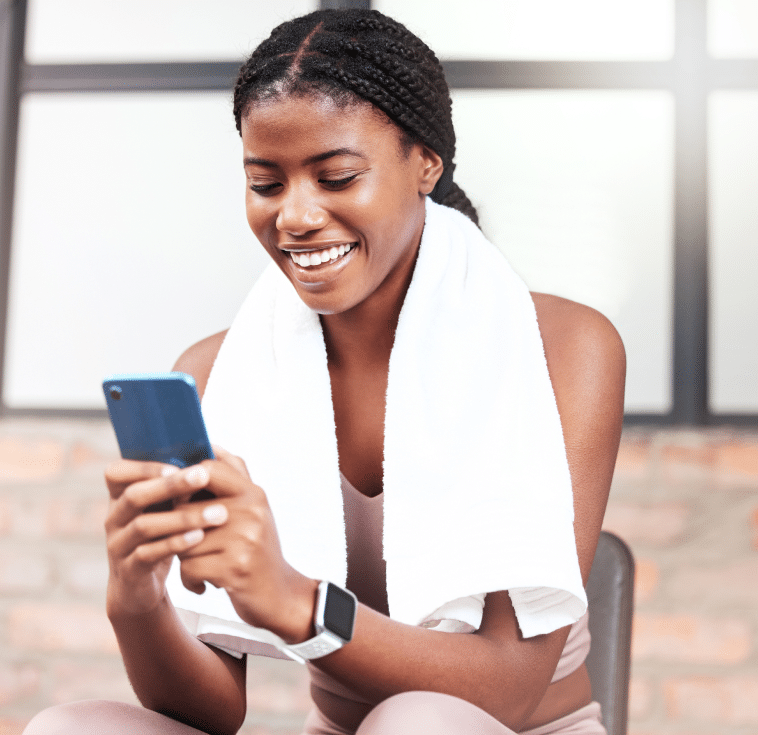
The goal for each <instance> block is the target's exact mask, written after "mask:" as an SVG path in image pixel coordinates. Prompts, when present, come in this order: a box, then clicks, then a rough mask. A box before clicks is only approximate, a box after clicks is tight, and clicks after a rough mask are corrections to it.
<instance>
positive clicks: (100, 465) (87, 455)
mask: <svg viewBox="0 0 758 735" xmlns="http://www.w3.org/2000/svg"><path fill="white" fill-rule="evenodd" d="M109 431H110V432H111V434H112V430H111V429H110V427H109ZM118 458H119V452H118V446H117V445H116V440H115V437H114V438H112V439H111V441H110V443H106V442H98V443H97V445H96V446H93V443H92V442H84V441H78V442H76V443H75V444H74V445H73V446H72V447H71V452H70V453H69V456H68V463H69V467H70V469H71V473H72V474H73V475H74V476H76V477H88V478H102V476H103V471H104V470H105V468H106V467H107V466H108V465H109V464H110V463H111V462H113V460H115V459H118ZM103 485H105V483H103Z"/></svg>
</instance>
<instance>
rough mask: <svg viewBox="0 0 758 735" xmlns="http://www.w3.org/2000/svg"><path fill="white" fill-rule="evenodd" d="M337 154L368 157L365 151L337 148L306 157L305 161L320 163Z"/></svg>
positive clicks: (306, 162)
mask: <svg viewBox="0 0 758 735" xmlns="http://www.w3.org/2000/svg"><path fill="white" fill-rule="evenodd" d="M335 156H357V157H358V158H366V156H365V155H364V154H363V153H361V152H360V151H356V150H355V149H353V148H335V149H334V150H331V151H326V152H325V153H319V154H317V155H315V156H311V157H310V158H306V159H305V161H303V163H304V164H305V165H306V166H307V165H308V164H310V163H319V162H320V161H326V160H327V158H334V157H335Z"/></svg>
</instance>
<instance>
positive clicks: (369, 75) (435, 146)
mask: <svg viewBox="0 0 758 735" xmlns="http://www.w3.org/2000/svg"><path fill="white" fill-rule="evenodd" d="M309 94H325V95H327V96H328V97H330V98H332V99H333V100H334V101H335V102H336V103H337V104H339V105H349V104H351V103H354V102H355V100H356V98H360V99H362V100H366V101H367V102H370V103H371V104H372V105H374V106H375V107H376V108H377V109H379V110H381V111H382V112H383V113H384V114H385V115H387V117H389V118H390V120H392V121H393V122H394V123H395V124H396V125H397V126H398V127H399V128H400V130H401V131H402V132H403V144H404V145H405V146H406V147H410V145H411V144H413V143H415V142H417V141H418V142H421V143H423V144H424V145H427V146H428V147H429V148H431V149H432V150H433V151H434V152H435V153H437V155H439V157H440V158H441V159H442V163H443V164H444V171H443V174H442V176H441V177H440V180H439V181H438V182H437V185H436V186H435V187H434V190H433V191H432V193H431V195H430V196H431V197H432V199H433V200H434V201H436V202H439V203H440V204H444V205H446V206H449V207H452V208H453V209H457V210H459V211H460V212H463V213H464V214H465V215H467V216H468V217H469V218H470V219H472V220H473V221H474V222H475V223H476V224H479V220H478V217H477V214H476V210H475V209H474V206H473V205H472V204H471V202H470V201H469V199H468V197H467V196H466V194H465V193H464V192H463V190H462V189H461V188H460V187H459V186H458V185H457V184H455V183H454V182H453V171H454V170H455V164H454V163H453V159H454V158H455V131H454V130H453V120H452V104H451V100H450V91H449V89H448V86H447V82H446V81H445V74H444V72H443V70H442V65H441V64H440V62H439V60H438V59H437V56H436V55H435V54H434V52H433V51H432V50H431V49H430V48H429V47H428V46H427V45H426V44H425V43H424V42H423V41H422V40H421V39H419V38H418V37H417V36H415V35H414V34H413V33H411V32H410V31H409V30H408V29H407V28H406V27H405V26H404V25H402V24H400V23H398V22H397V21H395V20H393V19H392V18H389V17H387V16H386V15H382V14H381V13H380V12H378V11H377V10H355V9H353V10H317V11H315V12H313V13H309V14H308V15H303V16H301V17H299V18H295V19H293V20H291V21H288V22H286V23H282V24H281V25H279V26H277V27H276V28H274V30H273V31H272V32H271V35H270V36H269V37H268V38H267V39H266V40H265V41H263V42H262V43H261V44H260V45H259V46H258V47H257V48H256V49H255V51H253V53H252V55H251V56H250V58H249V59H248V60H247V61H246V62H245V63H244V64H243V65H242V67H241V68H240V71H239V75H238V77H237V82H236V84H235V86H234V107H233V110H234V118H235V120H236V123H237V130H238V131H240V132H241V129H242V118H243V117H244V115H245V112H246V110H247V108H248V106H249V105H251V104H252V103H254V102H256V101H259V100H262V99H268V98H277V97H280V96H283V95H309Z"/></svg>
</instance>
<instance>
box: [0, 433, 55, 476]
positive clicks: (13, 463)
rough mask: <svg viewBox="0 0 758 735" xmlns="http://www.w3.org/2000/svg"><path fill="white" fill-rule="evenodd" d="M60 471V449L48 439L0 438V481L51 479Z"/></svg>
mask: <svg viewBox="0 0 758 735" xmlns="http://www.w3.org/2000/svg"><path fill="white" fill-rule="evenodd" d="M62 469H63V447H62V446H61V444H60V442H57V441H54V440H52V439H42V440H31V439H19V438H16V437H10V436H4V437H0V482H5V483H27V482H41V481H45V480H52V479H54V478H56V477H58V476H59V475H60V474H61V471H62Z"/></svg>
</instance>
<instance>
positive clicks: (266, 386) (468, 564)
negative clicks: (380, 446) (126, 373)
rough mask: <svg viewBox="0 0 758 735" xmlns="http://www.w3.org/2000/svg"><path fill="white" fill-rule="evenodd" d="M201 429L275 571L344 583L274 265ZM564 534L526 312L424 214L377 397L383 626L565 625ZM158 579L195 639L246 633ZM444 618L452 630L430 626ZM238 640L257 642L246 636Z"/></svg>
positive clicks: (288, 291)
mask: <svg viewBox="0 0 758 735" xmlns="http://www.w3.org/2000/svg"><path fill="white" fill-rule="evenodd" d="M203 413H204V415H205V420H206V423H207V426H208V433H209V436H210V437H211V440H212V441H213V442H215V443H218V444H219V445H220V446H223V447H225V448H226V449H227V450H229V451H230V452H232V453H234V454H237V455H239V456H241V457H242V458H243V459H244V460H245V462H246V464H247V467H248V469H249V471H250V475H251V477H252V479H253V481H254V482H256V483H257V484H258V485H260V486H261V487H262V488H263V489H264V490H265V492H266V495H267V497H268V500H269V503H270V505H271V508H272V511H273V515H274V519H275V521H276V525H277V529H278V532H279V538H280V541H281V545H282V550H283V553H284V557H285V558H286V560H287V561H288V562H289V563H290V564H291V565H292V566H293V567H294V568H295V569H297V570H298V571H300V572H302V573H303V574H305V575H307V576H309V577H312V578H315V579H329V580H331V581H333V582H335V583H337V584H341V585H344V583H345V578H346V573H347V563H346V548H345V528H344V518H343V510H342V495H341V491H340V476H339V459H338V454H337V439H336V432H335V425H334V411H333V406H332V399H331V385H330V379H329V372H328V369H327V360H326V348H325V345H324V338H323V333H322V330H321V324H320V321H319V317H318V315H317V314H316V313H315V312H313V311H311V310H310V309H308V307H306V306H305V305H304V304H303V302H302V301H301V300H300V299H299V298H298V296H297V295H296V292H295V290H294V289H293V288H292V286H291V285H290V283H289V281H287V279H286V278H285V277H284V275H283V274H282V273H281V272H280V271H279V269H278V268H277V267H276V266H274V265H271V266H270V267H269V268H268V269H267V270H266V271H265V272H264V274H263V276H262V277H261V278H260V280H259V281H258V282H257V283H256V285H255V286H254V288H253V289H252V291H251V293H250V295H249V296H248V298H247V299H246V301H245V302H244V304H243V306H242V308H241V309H240V311H239V314H238V315H237V317H236V319H235V321H234V324H233V325H232V327H231V329H230V331H229V333H228V334H227V336H226V339H225V340H224V343H223V345H222V347H221V350H220V352H219V354H218V357H217V359H216V362H215V364H214V367H213V370H212V372H211V375H210V379H209V380H208V385H207V388H206V392H205V397H204V399H203ZM573 518H574V510H573V496H572V491H571V480H570V476H569V470H568V463H567V461H566V452H565V447H564V442H563V434H562V430H561V425H560V420H559V416H558V411H557V407H556V403H555V397H554V394H553V390H552V385H551V383H550V378H549V375H548V371H547V365H546V362H545V355H544V350H543V346H542V340H541V337H540V333H539V329H538V325H537V318H536V314H535V310H534V305H533V303H532V299H531V296H530V294H529V292H528V290H527V288H526V286H525V285H524V283H523V282H522V281H521V279H520V278H519V277H518V276H517V275H516V274H515V273H514V271H513V270H512V269H511V268H510V266H509V265H508V263H507V262H506V260H505V259H504V258H503V256H502V255H501V253H500V252H499V251H498V250H497V249H496V248H495V247H494V246H493V245H492V244H491V243H489V242H488V241H487V240H486V239H485V237H484V236H483V235H482V233H481V232H480V231H479V230H478V229H477V228H476V227H475V226H474V224H473V223H472V222H471V221H470V220H468V219H467V218H466V217H465V216H464V215H462V214H461V213H459V212H457V211H455V210H452V209H450V208H448V207H443V206H441V205H439V204H435V203H434V202H432V201H431V200H430V199H428V198H427V205H426V222H425V225H424V232H423V236H422V240H421V246H420V249H419V254H418V260H417V263H416V267H415V270H414V274H413V279H412V282H411V284H410V287H409V289H408V293H407V295H406V298H405V302H404V304H403V307H402V311H401V314H400V320H399V323H398V327H397V333H396V335H395V344H394V347H393V350H392V355H391V358H390V370H389V380H388V387H387V407H386V418H385V445H384V558H385V559H386V562H387V596H388V600H389V610H390V615H391V617H392V618H393V619H395V620H398V621H401V622H403V623H409V624H412V625H422V624H423V625H426V626H430V625H434V624H435V623H436V622H437V621H441V623H440V629H443V630H457V629H468V630H472V629H476V628H478V627H479V625H480V622H481V616H482V608H483V604H484V594H485V593H487V592H491V591H495V590H508V591H509V594H510V596H511V599H512V602H513V605H514V608H515V610H516V615H517V618H518V622H519V626H520V628H521V632H522V634H523V635H524V637H531V636H535V635H539V634H542V633H548V632H551V631H553V630H556V629H558V628H560V627H563V626H566V625H570V624H572V623H573V622H575V621H576V620H578V619H579V618H580V617H581V616H582V615H583V614H584V612H585V610H586V607H587V598H586V595H585V592H584V588H583V586H582V579H581V574H580V571H579V564H578V559H577V554H576V543H575V538H574V529H573ZM175 566H176V565H175ZM170 580H171V581H170V585H169V589H170V593H171V596H172V599H173V601H174V604H175V605H176V606H177V607H179V608H184V609H185V610H190V611H192V612H194V613H198V614H199V615H200V618H201V619H202V626H200V627H203V630H205V631H206V632H209V631H210V632H212V631H213V630H214V628H213V626H214V625H215V623H214V622H213V621H214V620H217V621H218V624H217V626H218V634H219V635H222V634H229V633H230V625H229V624H228V623H225V622H224V621H231V622H233V623H234V626H232V627H233V628H234V630H235V631H236V632H237V633H240V631H241V630H242V628H240V624H241V625H242V626H244V625H245V624H244V623H242V621H241V620H240V619H239V618H238V617H237V615H236V613H235V612H234V609H233V608H232V606H231V603H230V602H229V599H228V597H227V595H226V592H224V591H223V590H216V589H213V588H210V586H209V587H208V589H207V590H206V592H205V593H204V594H203V595H201V596H198V595H195V594H193V593H190V592H187V591H186V590H185V589H184V588H183V587H182V586H181V582H180V580H179V577H178V574H177V570H176V569H174V570H173V572H172V575H171V578H170ZM450 620H454V621H460V623H461V624H462V625H463V626H464V627H463V628H460V627H458V626H457V625H456V624H453V625H452V626H451V625H449V624H447V625H446V624H445V621H448V622H449V621H450ZM193 632H195V631H193ZM240 634H241V633H240ZM241 637H242V638H249V640H260V637H258V635H257V633H256V629H254V628H250V629H249V636H245V635H242V636H241ZM225 640H226V639H225ZM269 642H271V641H270V640H269ZM274 644H275V645H276V642H275V641H274ZM245 645H248V644H245V643H244V642H243V643H242V644H241V646H240V647H239V650H247V649H246V648H245ZM226 647H227V648H228V647H229V646H228V645H227V646H226Z"/></svg>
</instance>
